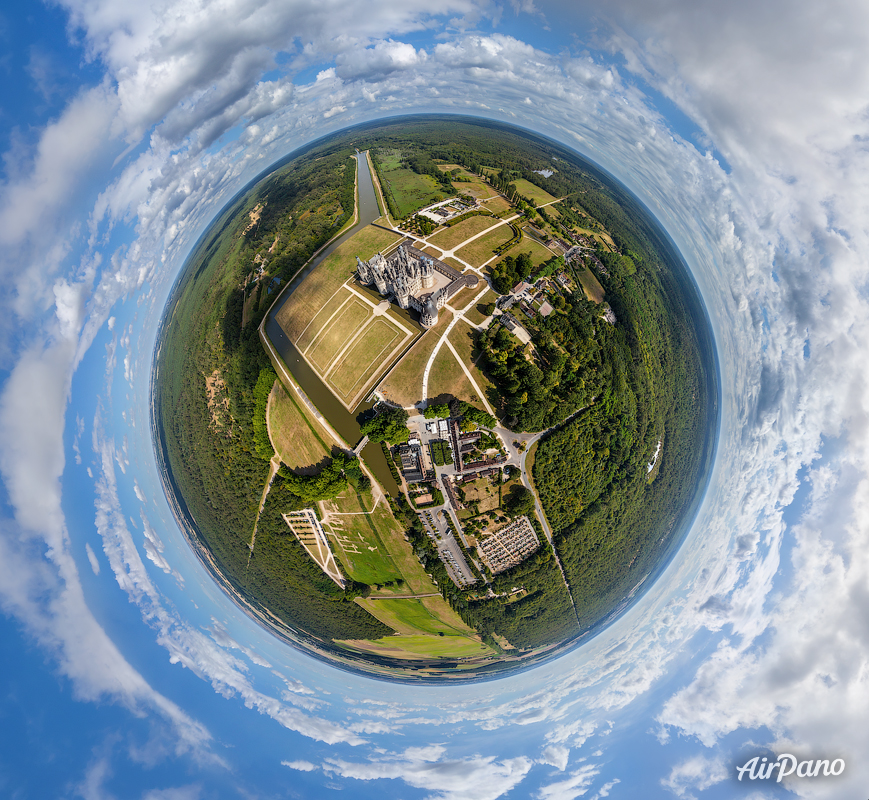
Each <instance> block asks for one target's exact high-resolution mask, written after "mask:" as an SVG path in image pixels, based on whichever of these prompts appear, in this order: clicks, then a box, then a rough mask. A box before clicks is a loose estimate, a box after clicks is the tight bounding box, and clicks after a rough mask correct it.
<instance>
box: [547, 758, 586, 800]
mask: <svg viewBox="0 0 869 800" xmlns="http://www.w3.org/2000/svg"><path fill="white" fill-rule="evenodd" d="M599 773H600V770H599V769H597V768H596V767H595V766H594V765H592V764H583V765H582V766H581V767H580V768H579V769H577V770H574V771H573V772H571V773H570V777H569V778H565V779H564V780H561V781H556V782H555V783H550V784H547V785H545V786H541V787H540V790H539V791H538V792H537V795H536V797H538V798H539V800H574V798H576V797H582V796H583V795H584V794H586V793H587V792H588V790H589V788H590V787H591V784H592V783H593V782H594V778H595V776H596V775H598V774H599Z"/></svg>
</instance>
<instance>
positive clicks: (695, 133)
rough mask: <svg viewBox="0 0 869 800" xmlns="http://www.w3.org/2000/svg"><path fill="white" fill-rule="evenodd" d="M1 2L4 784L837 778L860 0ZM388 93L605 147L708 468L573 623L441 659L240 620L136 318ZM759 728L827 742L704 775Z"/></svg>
mask: <svg viewBox="0 0 869 800" xmlns="http://www.w3.org/2000/svg"><path fill="white" fill-rule="evenodd" d="M8 6H9V4H7V6H4V9H3V10H2V11H0V42H2V47H0V72H2V76H3V81H2V89H0V151H2V154H3V164H2V177H0V272H2V285H3V290H2V292H0V303H2V309H0V479H2V486H0V531H2V536H0V609H2V612H3V613H2V615H0V628H2V639H0V641H2V643H3V644H2V646H0V676H2V682H0V687H2V692H0V719H2V723H3V724H2V725H0V741H2V749H0V796H3V797H9V798H15V799H16V800H19V799H21V798H45V797H57V798H84V799H85V800H110V799H113V798H118V799H119V798H134V799H135V800H205V799H206V798H245V799H247V798H313V797H316V798H326V797H331V796H336V797H352V798H368V797H377V798H383V797H389V798H401V799H402V800H413V799H414V798H420V800H422V798H426V800H465V799H467V800H471V799H472V798H473V800H495V798H501V797H503V798H534V799H535V800H570V799H572V798H577V797H583V798H588V799H589V800H599V799H600V798H605V797H611V798H614V800H616V799H617V798H636V797H644V798H701V797H702V798H710V799H711V800H717V798H734V797H737V798H741V797H745V798H750V799H751V800H757V799H758V798H778V797H806V798H815V797H817V798H825V799H829V798H833V799H834V800H837V799H838V798H853V797H858V796H860V793H861V792H863V794H865V787H866V785H867V782H869V759H867V758H866V755H867V753H869V733H867V728H866V724H865V720H866V719H867V717H869V485H867V469H869V463H867V457H869V415H867V411H869V387H867V379H866V371H865V368H864V365H865V363H866V361H867V356H869V292H867V267H866V264H867V263H869V241H867V237H869V230H867V225H866V220H867V219H869V207H867V206H869V163H867V162H869V144H867V143H869V108H867V98H869V57H867V55H866V54H867V53H869V41H867V39H869V19H867V17H869V6H867V5H866V4H865V3H861V2H836V1H835V0H834V1H833V2H827V3H824V4H821V3H817V2H782V0H770V2H766V3H757V2H746V0H734V2H729V3H726V4H724V3H711V2H708V0H707V1H698V0H691V2H688V1H687V0H644V2H636V1H635V0H610V1H609V2H607V3H595V2H578V3H577V2H571V3H558V2H545V1H544V0H507V2H497V1H496V0H442V2H440V3H437V4H433V3H423V2H419V0H406V1H405V2H402V3H394V2H391V1H390V0H387V2H383V1H382V0H371V1H370V2H367V3H364V4H363V3H353V2H347V0H319V2H316V3H313V2H310V1H309V0H218V1H217V2H202V1H201V2H183V1H182V2H172V3H167V2H137V3H129V4H119V3H117V2H111V1H110V0H73V1H70V0H67V1H65V2H56V3H52V4H48V5H42V4H39V3H31V4H23V5H21V6H20V7H19V6H15V7H8ZM411 112H434V113H462V114H469V115H473V116H479V117H484V118H490V119H496V120H502V121H505V122H510V123H512V124H516V125H520V126H523V127H526V128H529V129H531V130H533V131H536V132H538V133H541V134H544V135H546V136H549V137H551V138H553V139H556V140H558V141H560V142H562V143H564V144H565V145H567V146H569V147H571V148H573V149H575V150H576V151H577V152H579V153H581V154H583V155H584V156H586V157H588V158H590V159H591V160H593V161H594V162H596V163H597V164H599V165H600V166H602V167H603V168H605V169H606V170H608V171H609V172H610V173H611V174H613V175H614V176H616V177H617V178H618V179H619V180H620V181H622V182H623V183H624V184H625V185H626V186H627V187H628V188H629V189H630V190H631V191H633V192H634V193H635V194H636V195H637V196H638V197H639V198H641V199H642V200H643V202H644V203H646V205H647V206H648V207H649V208H650V209H651V210H652V212H653V213H654V214H655V215H656V217H657V218H658V220H659V221H660V223H661V224H662V225H663V227H664V228H665V229H666V230H667V232H668V233H669V234H670V236H671V237H672V238H673V241H674V242H675V243H676V244H677V246H678V247H679V249H680V251H681V252H682V254H683V256H684V258H685V260H686V262H687V264H688V265H689V267H690V269H691V271H692V273H693V275H694V277H695V279H696V281H697V284H698V286H699V288H700V291H701V293H702V296H703V299H704V302H705V303H706V306H707V309H708V312H709V316H710V320H711V324H712V328H713V332H714V335H715V339H716V345H717V348H718V355H719V360H720V364H721V374H722V391H723V397H722V426H721V432H720V440H719V447H718V455H717V460H716V464H715V467H714V472H713V476H712V479H711V482H710V486H709V489H708V492H707V494H706V497H705V501H704V504H703V506H702V508H701V509H700V512H699V514H698V517H697V519H696V521H695V524H694V526H693V528H692V530H691V532H690V534H689V535H688V537H687V539H686V541H685V544H684V545H683V546H682V548H681V549H680V551H679V552H678V554H677V555H676V557H675V558H674V560H673V562H672V563H671V564H670V565H669V567H668V568H667V570H666V571H665V572H664V574H663V575H662V576H661V577H660V578H659V580H658V581H657V582H656V583H655V584H654V586H652V587H651V588H650V589H649V591H648V592H647V593H646V594H645V595H644V596H643V597H642V598H641V600H640V601H639V602H638V603H636V604H635V605H634V606H633V607H632V608H631V609H630V610H629V612H628V613H626V614H625V615H624V616H622V617H621V618H620V619H619V620H618V621H617V622H616V623H614V624H613V625H611V626H610V627H609V628H607V629H605V630H604V631H602V632H601V633H599V634H598V635H597V636H595V637H594V638H593V639H591V640H590V641H588V642H586V643H585V644H584V645H583V646H582V647H580V648H578V649H576V650H575V651H573V652H571V653H569V654H567V655H565V656H563V657H561V658H559V659H557V660H556V661H553V662H551V663H549V664H545V665H542V666H540V667H538V668H535V669H533V670H530V671H527V672H525V673H522V674H520V675H517V676H510V677H507V678H503V679H500V680H496V681H492V682H488V683H484V684H478V685H471V686H450V687H408V686H402V685H396V684H390V683H388V682H384V681H375V680H371V679H369V678H365V677H362V676H358V675H353V674H350V673H347V672H343V671H340V670H337V669H333V668H331V667H328V666H326V665H324V664H322V663H319V662H314V661H312V660H310V659H309V658H307V657H306V656H304V655H303V654H301V653H299V652H297V651H295V650H292V649H291V648H288V647H287V646H286V645H283V644H282V643H280V642H278V641H277V640H275V639H274V638H273V637H271V636H270V635H269V634H268V633H267V632H265V631H263V630H262V629H260V628H259V627H258V626H257V625H256V624H255V623H253V622H252V621H251V620H250V619H249V618H247V617H246V616H245V615H244V614H243V613H242V612H241V611H240V610H239V609H238V608H237V607H236V606H234V605H233V604H232V602H231V601H230V600H229V599H228V598H227V597H226V595H224V593H223V592H222V591H221V590H220V589H219V588H218V587H217V586H215V585H214V584H213V582H212V581H211V580H210V578H209V577H208V575H207V573H206V572H205V571H204V570H203V568H202V567H201V565H200V564H199V563H198V561H197V560H196V558H195V557H194V556H193V555H192V553H190V552H189V550H188V549H187V547H186V545H185V544H184V541H183V538H182V537H181V535H180V533H179V531H178V530H177V526H176V525H175V524H174V521H173V518H172V515H171V513H170V511H169V508H168V506H167V503H166V500H165V497H164V496H163V493H162V489H161V485H160V481H159V477H158V475H157V470H156V464H155V459H154V450H153V443H152V441H151V437H150V427H149V408H148V392H149V386H150V379H151V372H150V371H151V365H152V356H153V345H154V338H155V332H156V326H157V324H158V322H159V319H160V315H161V313H162V311H163V306H164V304H165V300H166V297H167V294H168V291H169V289H170V287H171V285H172V282H173V281H174V279H175V277H176V276H177V274H178V270H179V269H180V267H181V265H182V264H183V262H184V258H185V256H186V255H187V254H188V252H189V251H190V248H191V247H192V245H193V243H194V242H195V241H196V239H197V237H198V236H199V235H200V234H201V233H202V231H203V230H204V229H205V227H206V226H207V225H208V223H209V221H210V220H211V219H212V218H213V217H214V216H215V215H216V214H217V212H218V211H219V210H220V209H221V208H222V206H223V205H224V204H225V203H226V201H227V200H228V199H229V198H230V197H231V196H232V195H233V194H234V193H235V191H237V190H238V189H239V188H241V187H242V186H243V185H244V184H245V183H246V182H247V181H248V180H249V179H250V178H252V177H253V176H254V175H256V174H257V173H259V172H260V171H261V170H262V169H264V168H265V167H267V166H268V165H269V164H271V163H272V162H273V161H275V160H277V159H278V158H280V157H282V156H283V155H285V154H287V153H289V152H291V151H292V150H294V149H295V148H297V147H299V146H301V145H302V144H304V143H306V142H308V141H310V140H312V139H314V138H317V137H319V136H322V135H324V134H327V133H329V132H332V131H337V130H340V129H342V128H345V127H347V126H349V125H352V124H355V123H358V122H362V121H365V120H371V119H377V118H381V117H388V116H393V115H397V114H405V113H411ZM785 753H790V754H793V756H794V758H795V760H797V761H809V760H811V761H813V762H814V761H817V760H822V759H826V760H829V761H830V762H833V761H834V760H835V759H842V761H843V762H844V769H843V771H842V773H841V774H840V775H838V776H835V777H834V776H829V777H824V776H819V777H798V775H797V772H798V771H794V773H793V774H791V775H789V776H788V777H786V778H785V779H784V780H783V781H782V782H780V783H778V782H776V780H775V776H773V777H772V778H771V779H762V778H757V777H756V778H755V779H752V778H751V777H750V776H751V774H753V773H747V772H746V773H744V774H743V779H742V780H738V775H739V773H738V772H737V767H739V766H744V765H745V764H746V763H748V762H749V761H750V760H751V759H752V758H754V757H755V756H757V757H758V758H759V759H760V758H767V759H769V760H773V759H775V758H777V757H778V756H779V755H782V754H785ZM758 763H760V762H758ZM767 763H769V762H767ZM802 771H805V770H804V769H803V770H802Z"/></svg>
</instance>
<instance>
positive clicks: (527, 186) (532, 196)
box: [513, 178, 558, 206]
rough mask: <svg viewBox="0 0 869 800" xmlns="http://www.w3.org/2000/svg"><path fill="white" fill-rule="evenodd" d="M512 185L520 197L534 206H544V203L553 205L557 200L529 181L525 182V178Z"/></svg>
mask: <svg viewBox="0 0 869 800" xmlns="http://www.w3.org/2000/svg"><path fill="white" fill-rule="evenodd" d="M513 183H514V184H515V185H516V191H517V192H518V193H519V194H520V195H522V197H527V198H528V199H529V200H531V202H533V203H534V205H536V206H542V205H546V203H554V202H555V201H556V200H557V199H558V198H556V197H553V196H552V195H551V194H549V192H547V191H546V190H545V189H541V188H540V187H539V186H535V185H534V184H533V183H531V181H526V180H525V178H519V179H518V180H515V181H513Z"/></svg>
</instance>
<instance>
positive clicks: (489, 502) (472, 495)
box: [462, 478, 501, 514]
mask: <svg viewBox="0 0 869 800" xmlns="http://www.w3.org/2000/svg"><path fill="white" fill-rule="evenodd" d="M462 490H463V491H464V493H465V502H466V503H474V502H477V503H479V504H480V506H479V510H478V513H480V514H483V513H485V512H486V511H494V510H495V509H496V508H498V507H499V506H500V503H501V500H500V493H499V492H498V487H497V486H496V485H493V484H492V482H491V481H490V480H489V479H488V478H480V479H479V480H476V481H473V482H471V483H466V484H464V485H463V486H462Z"/></svg>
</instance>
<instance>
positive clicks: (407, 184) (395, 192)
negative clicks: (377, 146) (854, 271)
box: [377, 150, 443, 217]
mask: <svg viewBox="0 0 869 800" xmlns="http://www.w3.org/2000/svg"><path fill="white" fill-rule="evenodd" d="M377 159H378V161H379V164H380V170H379V176H380V180H381V188H382V189H383V191H384V192H388V193H389V194H391V195H392V200H393V202H394V203H395V210H396V212H397V213H398V216H399V217H406V216H408V215H409V214H412V213H413V212H414V211H417V210H418V209H420V208H423V207H425V206H427V205H429V203H434V202H435V201H436V200H439V199H441V198H443V190H442V189H441V187H440V184H438V182H437V181H436V180H435V179H434V178H432V177H431V176H430V175H417V174H416V173H415V172H414V171H413V170H410V169H405V168H403V167H402V166H401V152H400V151H398V150H392V151H381V152H379V153H378V154H377Z"/></svg>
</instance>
